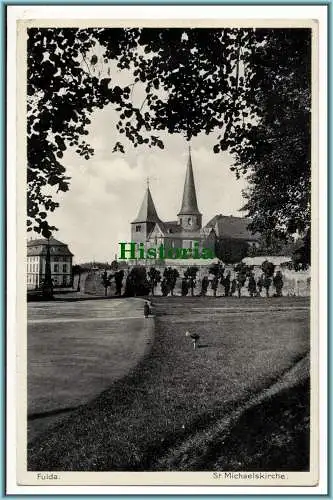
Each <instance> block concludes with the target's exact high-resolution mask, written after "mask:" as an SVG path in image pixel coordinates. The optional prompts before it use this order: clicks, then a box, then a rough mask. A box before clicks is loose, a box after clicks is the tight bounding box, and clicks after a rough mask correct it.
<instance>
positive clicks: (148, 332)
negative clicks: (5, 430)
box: [27, 299, 154, 437]
mask: <svg viewBox="0 0 333 500" xmlns="http://www.w3.org/2000/svg"><path fill="white" fill-rule="evenodd" d="M153 331H154V321H153V318H148V319H145V318H144V317H143V301H142V300H140V299H124V300H117V301H114V300H110V301H108V300H94V301H89V302H87V301H82V302H75V303H73V302H61V303H59V302H46V303H30V304H29V307H28V339H27V340H28V420H29V429H30V431H31V432H30V435H31V436H30V437H34V436H35V435H36V433H39V430H44V428H45V425H49V424H50V423H51V422H53V420H54V417H55V416H56V418H57V419H59V416H60V415H62V416H63V414H64V413H67V412H68V411H72V410H73V409H75V408H76V407H77V406H79V405H82V404H84V403H86V402H87V401H89V400H91V399H93V398H94V397H95V396H97V395H98V394H99V393H101V392H102V391H103V390H105V389H107V388H108V387H109V386H110V385H111V384H112V383H113V382H115V381H116V380H118V379H119V378H122V377H123V376H125V375H126V374H127V373H129V372H130V371H131V370H132V369H133V368H134V367H135V366H136V365H137V363H138V362H139V361H140V360H141V359H142V357H143V356H144V354H145V353H146V352H147V349H149V347H150V345H151V340H152V337H153Z"/></svg>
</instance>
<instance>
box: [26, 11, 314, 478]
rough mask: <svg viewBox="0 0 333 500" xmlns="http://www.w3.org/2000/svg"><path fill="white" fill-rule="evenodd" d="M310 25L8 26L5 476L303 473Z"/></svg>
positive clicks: (310, 289) (309, 349) (310, 293)
mask: <svg viewBox="0 0 333 500" xmlns="http://www.w3.org/2000/svg"><path fill="white" fill-rule="evenodd" d="M317 28H318V26H317V25H316V23H315V22H314V21H311V20H310V19H308V20H302V21H301V22H298V23H297V22H295V21H290V22H287V21H279V22H277V21H276V22H275V23H274V21H270V22H267V23H265V22H264V21H261V22H256V20H255V19H251V20H250V21H248V22H245V21H243V22H242V23H237V22H234V23H232V22H230V21H228V22H225V23H223V21H222V20H219V22H217V21H215V22H213V21H205V22H204V21H200V20H196V21H193V22H189V21H188V20H179V21H178V22H177V21H174V22H172V23H171V22H169V23H168V22H166V21H163V22H160V23H159V22H158V20H155V21H154V22H152V21H150V22H148V21H146V22H144V21H142V22H134V21H128V22H127V23H126V22H125V21H123V22H121V21H119V22H118V21H117V22H115V21H113V23H111V21H110V20H108V19H103V20H100V21H94V22H88V21H87V22H85V21H76V20H75V19H72V20H70V19H69V20H67V21H66V23H65V22H57V20H56V19H51V21H50V22H46V21H45V20H44V21H38V20H36V21H34V20H30V21H22V22H20V23H19V25H18V38H17V40H18V41H17V45H18V50H17V54H18V58H20V59H19V61H20V65H19V66H20V67H19V69H18V75H19V77H20V79H19V82H18V96H21V97H18V99H21V103H24V102H25V103H26V108H25V109H24V107H23V108H22V109H24V111H25V112H23V114H22V116H20V124H21V125H22V126H23V129H22V130H21V133H22V138H21V139H20V140H19V142H20V141H22V142H21V144H24V147H23V148H22V149H23V153H22V155H23V156H22V160H23V162H22V164H21V165H20V167H19V168H20V170H21V174H20V175H21V178H24V179H25V180H24V181H23V183H22V186H23V188H24V193H25V194H24V207H23V208H24V210H26V213H24V210H23V212H21V213H20V215H19V218H20V220H21V226H20V227H23V225H25V229H24V235H23V234H22V238H23V239H22V240H21V241H24V249H22V251H21V254H20V255H22V256H23V259H24V261H23V259H21V269H22V270H23V271H24V273H25V276H21V278H20V286H21V288H22V290H23V288H24V290H23V291H22V292H21V295H24V300H25V306H24V308H23V309H22V311H23V310H26V316H24V315H23V318H24V322H23V324H22V329H21V330H20V331H19V334H18V335H19V339H21V341H20V340H19V342H18V343H19V344H20V345H19V346H18V359H19V360H20V359H21V360H22V364H20V362H19V363H18V366H19V368H18V376H19V379H20V384H21V385H20V387H23V388H24V390H23V389H22V394H23V393H24V396H23V395H22V398H18V399H20V403H19V424H18V425H19V431H18V435H19V444H18V446H19V448H20V450H21V451H20V453H22V455H21V456H22V457H23V458H22V460H23V461H21V462H20V464H19V465H20V467H19V469H20V474H19V476H20V481H21V484H26V485H29V484H38V485H43V486H45V485H47V484H56V485H59V484H61V482H62V480H63V479H66V484H73V485H75V484H105V485H108V484H110V485H122V484H127V485H136V484H143V485H150V484H155V485H189V484H191V485H198V486H205V485H214V486H221V485H240V486H241V485H243V486H244V485H249V484H252V485H266V486H267V485H268V486H284V485H290V484H292V485H300V486H311V485H315V484H317V482H318V449H317V441H318V425H317V424H316V425H314V422H317V419H318V400H317V397H318V391H319V383H318V373H319V358H318V338H319V337H318V332H317V330H316V328H317V326H316V318H317V317H318V313H317V312H313V310H312V309H311V308H312V306H313V304H316V303H317V299H316V294H317V281H316V280H317V275H316V272H314V269H315V268H316V263H315V261H314V259H316V255H317V254H318V228H316V227H314V225H313V224H315V223H314V218H316V219H317V218H318V217H317V215H314V213H316V212H314V211H316V210H317V205H316V204H314V202H313V200H314V199H317V198H316V197H318V181H317V180H316V179H317V176H318V166H317V164H318V160H317V157H316V156H315V151H316V147H315V146H314V137H313V130H314V128H313V126H314V123H313V120H314V119H316V116H317V115H316V113H315V112H314V105H315V104H316V102H317V99H318V95H317V86H316V85H315V84H314V81H315V79H316V78H317V77H316V74H317V71H318V68H317V62H316V47H317V37H318V30H317ZM21 62H22V64H21ZM22 96H23V97H22ZM24 155H25V156H24ZM24 158H25V159H24ZM24 162H25V163H24ZM23 264H24V267H23ZM310 361H311V362H310ZM20 390H21V389H20ZM24 464H25V465H24ZM69 473H72V474H71V475H70V474H69ZM79 473H84V474H81V475H80V474H79ZM95 473H98V474H97V475H95ZM133 473H140V474H133ZM175 473H177V474H175ZM180 473H182V474H180ZM94 478H96V479H94Z"/></svg>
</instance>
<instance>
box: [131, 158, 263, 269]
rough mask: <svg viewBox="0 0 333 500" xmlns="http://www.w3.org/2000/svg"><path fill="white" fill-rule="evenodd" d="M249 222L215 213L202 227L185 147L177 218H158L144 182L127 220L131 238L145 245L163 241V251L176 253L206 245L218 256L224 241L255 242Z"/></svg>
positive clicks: (241, 244)
mask: <svg viewBox="0 0 333 500" xmlns="http://www.w3.org/2000/svg"><path fill="white" fill-rule="evenodd" d="M249 222H250V221H249V219H246V218H242V217H233V216H230V217H229V216H223V215H217V216H215V217H213V218H212V219H211V220H210V221H209V222H208V224H206V225H205V226H204V227H202V214H201V212H200V210H199V208H198V202H197V194H196V188H195V182H194V174H193V165H192V158H191V151H189V157H188V162H187V169H186V175H185V182H184V188H183V197H182V203H181V207H180V210H179V212H178V214H177V220H173V221H162V220H161V219H160V217H159V216H158V214H157V210H156V207H155V204H154V201H153V198H152V195H151V192H150V188H149V186H147V189H146V192H145V195H144V198H143V201H142V204H141V207H140V209H139V212H138V215H137V217H136V218H135V219H134V220H133V222H132V223H131V241H132V242H135V243H137V244H143V245H144V246H145V248H151V247H159V246H160V245H163V246H164V248H165V253H166V254H167V252H168V250H169V249H173V251H174V253H176V250H177V249H193V248H194V245H195V246H196V247H197V248H199V251H200V252H201V251H202V250H203V249H209V250H211V251H212V253H213V255H214V256H215V255H216V257H217V258H220V259H221V255H222V254H223V252H222V251H221V249H222V248H223V245H227V242H228V245H229V246H230V241H231V242H233V244H234V247H235V246H237V245H238V246H241V247H242V248H243V249H244V248H245V249H246V248H248V247H249V246H253V245H254V246H258V245H259V243H258V238H259V235H258V234H256V235H253V234H251V232H250V231H249V230H248V229H247V226H248V224H249ZM231 248H232V247H231ZM180 254H181V253H179V255H180ZM242 256H244V255H242ZM177 260H178V259H177ZM208 260H209V258H208ZM221 260H223V259H221ZM239 260H241V259H239ZM201 262H203V260H202V261H201Z"/></svg>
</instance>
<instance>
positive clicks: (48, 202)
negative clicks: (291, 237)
mask: <svg viewBox="0 0 333 500" xmlns="http://www.w3.org/2000/svg"><path fill="white" fill-rule="evenodd" d="M309 54H310V30H305V29H280V30H279V29H275V30H274V29H270V30H264V29H231V28H227V29H211V28H209V29H206V28H205V29H203V28H200V29H188V28H170V29H168V28H143V29H139V28H131V29H122V28H112V29H110V28H91V29H75V28H59V29H53V28H52V29H50V28H31V29H29V30H28V75H27V89H28V123H27V135H28V229H30V230H31V229H34V230H35V231H37V232H42V234H43V235H44V236H46V237H47V236H49V234H50V232H51V231H52V230H54V229H55V228H53V227H50V226H49V225H48V223H47V213H48V212H50V211H53V210H55V208H56V207H57V202H55V201H54V199H53V197H52V193H51V194H50V193H49V191H48V189H47V188H49V187H50V186H51V187H53V188H54V189H56V190H57V191H67V190H68V189H69V185H70V178H69V177H68V175H66V168H65V165H64V164H63V160H62V159H63V155H64V151H65V150H66V149H67V148H68V147H72V148H75V150H76V152H77V153H78V154H79V155H81V156H82V157H83V158H85V159H86V160H88V159H89V158H90V157H91V155H92V154H93V149H92V148H91V147H90V145H89V143H88V142H87V141H86V140H85V139H86V136H87V135H88V126H89V124H90V119H91V114H92V113H93V111H94V110H95V109H98V108H100V109H102V108H103V107H105V106H107V105H112V106H114V107H115V109H116V110H117V111H118V113H119V120H118V123H117V125H116V127H117V130H118V132H119V133H120V134H123V135H124V136H125V137H126V138H127V139H128V140H129V141H130V142H132V143H133V144H134V146H135V147H143V146H145V147H159V148H163V147H164V144H163V141H162V139H161V137H160V132H161V131H168V132H169V133H171V134H173V133H177V134H183V135H184V136H185V137H186V139H187V140H191V139H192V138H193V137H195V136H197V135H199V134H201V133H206V134H211V133H213V134H214V135H215V138H216V141H215V145H214V147H213V150H214V152H215V153H217V154H219V153H221V152H223V151H226V150H229V151H230V152H231V153H232V154H233V155H234V159H235V164H234V166H233V167H232V169H233V170H234V171H235V173H236V175H238V176H239V175H249V180H250V189H249V190H248V191H247V193H246V196H247V204H246V207H245V208H246V210H247V212H248V213H249V215H250V216H251V217H252V218H253V222H252V228H253V229H257V230H260V231H265V232H267V231H268V232H274V231H275V232H276V233H279V234H283V233H285V232H286V231H294V230H296V229H299V230H303V229H304V228H306V227H307V225H308V224H309V214H310V212H309V192H310V187H309V186H310V184H309V180H310V160H309V157H310V153H309V149H310V146H309V144H310V140H309V124H310V77H309V75H310V66H309V64H310V63H309V61H310V55H309ZM116 72H121V73H122V74H124V75H126V76H127V78H126V80H127V83H126V84H124V85H120V84H119V82H117V81H116V79H115V78H114V75H115V73H116ZM136 89H140V92H141V93H142V94H143V96H144V97H143V99H142V101H140V102H135V99H134V97H133V96H134V94H135V91H136ZM114 151H120V152H124V151H125V146H124V142H123V141H121V140H120V141H116V142H115V145H114Z"/></svg>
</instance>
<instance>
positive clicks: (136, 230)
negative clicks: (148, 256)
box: [131, 185, 160, 243]
mask: <svg viewBox="0 0 333 500" xmlns="http://www.w3.org/2000/svg"><path fill="white" fill-rule="evenodd" d="M159 221H160V218H159V216H158V215H157V212H156V208H155V205H154V202H153V198H152V196H151V193H150V189H149V185H147V190H146V193H145V196H144V198H143V201H142V204H141V207H140V210H139V213H138V215H137V217H136V219H135V220H134V221H133V222H131V237H132V238H131V241H133V242H135V243H146V241H147V239H148V236H149V234H150V232H151V231H152V229H153V227H154V226H155V224H156V222H159Z"/></svg>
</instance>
